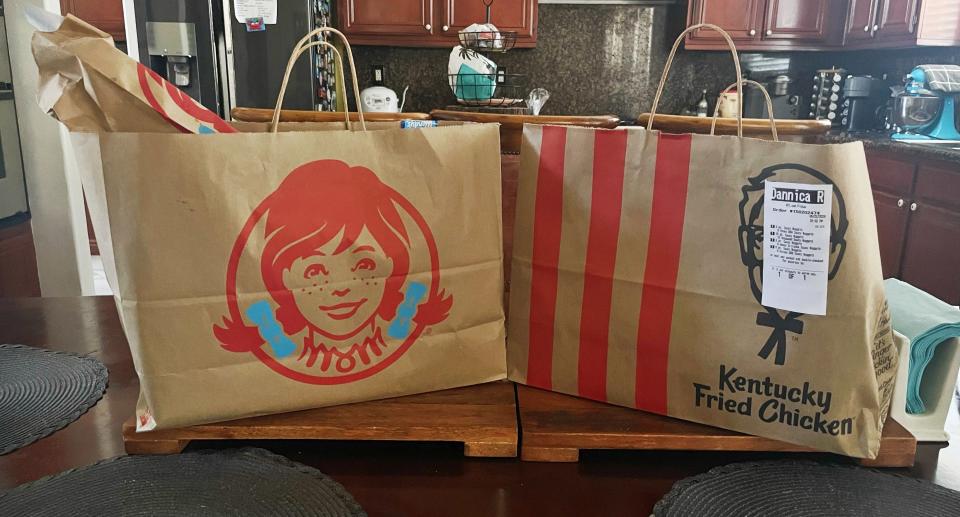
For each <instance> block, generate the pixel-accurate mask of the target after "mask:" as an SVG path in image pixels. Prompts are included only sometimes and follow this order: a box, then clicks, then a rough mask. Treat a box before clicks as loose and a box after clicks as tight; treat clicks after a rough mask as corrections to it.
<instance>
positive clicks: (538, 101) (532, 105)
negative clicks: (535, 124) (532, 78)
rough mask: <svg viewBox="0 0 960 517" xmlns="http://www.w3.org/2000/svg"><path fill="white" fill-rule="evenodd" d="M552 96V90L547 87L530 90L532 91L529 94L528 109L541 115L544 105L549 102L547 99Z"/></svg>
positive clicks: (534, 113) (532, 113) (531, 112)
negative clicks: (549, 90)
mask: <svg viewBox="0 0 960 517" xmlns="http://www.w3.org/2000/svg"><path fill="white" fill-rule="evenodd" d="M549 98H550V92H548V91H547V90H546V88H534V89H532V90H530V93H529V94H528V95H527V111H528V112H529V113H530V114H531V115H535V116H536V115H539V114H540V110H541V109H543V105H544V104H546V103H547V99H549Z"/></svg>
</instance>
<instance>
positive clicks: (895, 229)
mask: <svg viewBox="0 0 960 517" xmlns="http://www.w3.org/2000/svg"><path fill="white" fill-rule="evenodd" d="M873 206H874V209H875V210H876V213H877V239H878V240H879V242H880V266H881V268H882V269H883V278H896V277H897V276H898V275H899V274H900V265H901V263H902V261H903V240H904V236H906V234H907V221H908V220H909V215H910V212H909V211H908V209H907V208H906V206H907V205H906V200H905V199H904V198H903V197H901V196H896V195H891V194H887V193H886V192H882V191H879V190H874V191H873Z"/></svg>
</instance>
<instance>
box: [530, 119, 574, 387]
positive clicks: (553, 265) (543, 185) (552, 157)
mask: <svg viewBox="0 0 960 517" xmlns="http://www.w3.org/2000/svg"><path fill="white" fill-rule="evenodd" d="M566 144H567V129H566V128H564V127H558V126H544V127H543V137H542V141H541V145H540V170H539V172H537V193H536V201H535V203H534V208H533V259H532V261H533V264H532V269H533V271H532V274H531V279H530V325H529V332H530V336H529V349H528V350H527V383H528V384H530V385H532V386H538V387H541V388H547V389H549V388H550V387H551V386H552V384H553V383H552V380H551V379H552V374H553V320H554V317H555V316H556V307H557V264H558V263H559V261H560V226H561V220H562V212H563V166H564V164H563V157H564V153H565V152H566Z"/></svg>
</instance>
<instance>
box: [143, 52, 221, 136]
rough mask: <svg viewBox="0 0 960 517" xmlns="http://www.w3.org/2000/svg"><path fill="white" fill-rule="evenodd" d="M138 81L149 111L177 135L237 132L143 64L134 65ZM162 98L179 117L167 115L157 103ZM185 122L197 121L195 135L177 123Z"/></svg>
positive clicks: (174, 114)
mask: <svg viewBox="0 0 960 517" xmlns="http://www.w3.org/2000/svg"><path fill="white" fill-rule="evenodd" d="M137 79H138V80H139V82H140V90H141V91H142V92H143V95H144V97H146V99H147V102H148V103H149V104H150V107H152V108H153V109H154V110H155V111H156V112H157V113H159V114H160V115H161V116H163V117H164V118H165V119H167V121H169V122H170V123H171V124H173V125H175V126H176V127H177V128H178V129H180V131H182V132H184V133H193V132H196V133H200V134H207V133H236V132H237V130H236V129H235V128H234V127H233V126H231V125H230V124H228V123H227V121H225V120H223V119H222V118H220V117H218V116H217V114H216V113H214V112H212V111H210V110H208V109H207V108H205V107H203V106H202V105H201V104H200V103H198V102H197V101H195V100H193V98H192V97H190V96H189V95H187V94H186V93H184V92H183V90H181V89H180V88H177V87H176V86H175V85H174V84H173V83H171V82H170V81H165V80H164V79H163V78H162V77H160V74H158V73H156V72H154V71H153V70H151V69H149V68H147V67H146V66H144V65H143V64H142V63H137ZM164 96H166V97H169V98H170V100H172V101H173V103H174V104H175V105H176V106H175V107H173V106H171V108H172V109H174V110H177V109H179V111H181V112H182V113H179V114H177V113H169V112H168V111H167V110H165V109H164V108H163V106H162V105H161V103H160V98H162V97H164ZM184 118H193V119H195V120H196V121H197V127H196V131H194V130H193V128H190V127H184V126H183V125H181V124H180V123H179V122H177V120H181V121H182V120H183V119H184Z"/></svg>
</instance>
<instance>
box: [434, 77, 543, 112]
mask: <svg viewBox="0 0 960 517" xmlns="http://www.w3.org/2000/svg"><path fill="white" fill-rule="evenodd" d="M526 77H527V76H526V74H507V73H500V72H497V73H492V74H481V73H459V74H447V81H448V82H449V84H450V90H451V91H452V92H453V94H454V95H456V97H457V103H459V104H462V105H464V106H516V105H518V104H522V103H523V102H524V97H526V93H527V92H526V89H525V83H526Z"/></svg>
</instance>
